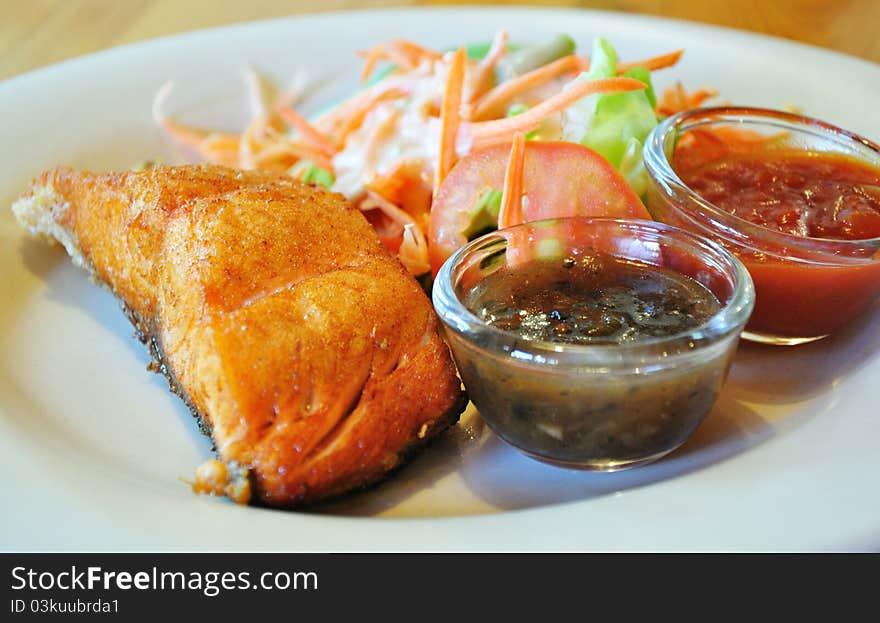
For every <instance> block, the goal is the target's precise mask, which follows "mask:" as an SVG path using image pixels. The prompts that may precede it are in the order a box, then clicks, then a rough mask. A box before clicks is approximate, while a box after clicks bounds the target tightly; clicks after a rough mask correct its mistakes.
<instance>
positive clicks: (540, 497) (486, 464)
mask: <svg viewBox="0 0 880 623" xmlns="http://www.w3.org/2000/svg"><path fill="white" fill-rule="evenodd" d="M502 26H503V27H506V28H507V29H508V30H509V31H510V33H511V35H512V37H513V38H514V39H515V40H520V41H540V40H542V39H544V38H546V37H549V36H552V35H553V34H556V33H558V32H567V33H570V34H571V35H573V36H574V37H575V38H576V39H577V40H578V42H579V44H580V46H581V49H589V47H588V46H589V43H590V41H591V39H592V37H593V36H595V35H600V34H601V35H605V36H608V37H609V38H611V40H612V41H613V42H614V43H615V44H616V45H617V47H618V49H619V50H620V52H621V55H622V56H623V57H624V58H626V59H635V58H641V57H645V56H649V55H653V54H657V53H661V52H665V51H668V50H670V49H672V48H676V47H685V48H686V50H687V51H686V54H685V56H684V59H683V61H682V62H681V63H680V65H679V66H678V67H676V68H675V69H673V70H667V71H665V72H661V73H659V74H658V75H657V83H658V86H659V87H661V88H662V87H664V86H669V85H671V84H673V82H674V81H675V80H679V79H680V80H682V81H684V83H685V84H686V85H688V86H690V87H692V88H696V87H700V86H713V87H715V88H717V89H718V90H719V91H720V92H721V94H722V97H723V99H725V100H729V101H731V102H734V103H737V104H754V105H766V106H773V107H782V106H786V105H790V104H796V105H798V106H800V107H801V108H802V109H803V110H804V111H806V112H807V113H808V114H810V115H813V116H817V117H820V118H824V119H826V120H828V121H831V122H835V123H838V124H841V125H843V126H845V127H848V128H850V129H852V130H855V131H857V132H861V133H864V134H866V135H867V136H871V137H874V138H878V137H880V117H878V116H877V114H876V102H877V101H880V68H878V67H877V66H876V65H872V64H870V63H867V62H864V61H859V60H856V59H853V58H849V57H846V56H842V55H839V54H834V53H830V52H827V51H822V50H818V49H814V48H810V47H805V46H801V45H796V44H792V43H788V42H783V41H779V40H773V39H768V38H764V37H759V36H755V35H750V34H744V33H739V32H734V31H729V30H722V29H717V28H708V27H703V26H697V25H693V24H687V23H683V22H672V21H665V20H659V19H649V18H642V17H634V16H623V15H615V14H611V13H594V12H586V11H579V12H576V11H551V10H505V9H499V10H488V9H473V10H471V9H461V8H456V9H449V10H430V11H413V10H406V11H381V12H362V13H350V14H328V15H318V16H311V17H303V18H296V19H289V20H278V21H270V22H262V23H254V24H248V25H243V26H237V27H233V28H224V29H219V30H210V31H204V32H197V33H192V34H187V35H182V36H177V37H171V38H166V39H161V40H157V41H151V42H147V43H143V44H139V45H134V46H128V47H124V48H119V49H116V50H111V51H109V52H105V53H102V54H97V55H94V56H90V57H86V58H82V59H78V60H74V61H72V62H68V63H64V64H61V65H58V66H55V67H50V68H48V69H44V70H41V71H38V72H34V73H31V74H28V75H25V76H22V77H19V78H16V79H13V80H11V81H8V82H5V83H3V84H0V118H2V119H3V120H4V121H3V142H2V152H0V154H2V155H0V161H2V169H0V204H2V206H4V207H3V208H2V210H0V466H2V473H3V483H4V484H3V500H4V503H3V506H4V509H3V511H2V512H0V525H2V531H0V545H2V547H3V548H4V549H7V550H9V549H15V550H18V549H28V550H30V549H56V548H60V549H64V550H91V549H100V550H104V549H110V550H112V549H123V550H179V549H183V550H202V549H209V550H293V551H314V550H319V551H320V550H330V551H348V550H481V551H482V550H496V549H502V550H534V549H539V550H643V549H647V550H669V549H673V550H699V549H721V550H732V549H735V550H740V549H748V550H764V549H770V550H790V549H796V550H804V549H807V550H813V549H849V548H855V549H874V548H878V547H880V433H878V428H880V419H878V413H880V412H878V410H877V396H878V394H877V387H878V384H880V314H877V313H874V315H873V318H866V319H865V320H864V321H863V322H861V323H859V324H858V325H857V326H852V327H850V328H849V329H847V330H846V331H844V332H843V333H841V334H840V335H838V336H835V337H834V338H831V339H827V340H825V341H823V342H820V343H817V344H813V345H807V346H802V347H798V348H790V349H784V348H776V349H774V348H769V347H758V346H753V345H748V344H743V345H742V346H741V348H740V352H739V354H738V356H737V359H736V362H735V364H734V367H733V370H732V372H731V376H730V380H729V382H728V384H727V386H726V388H725V389H724V392H723V393H722V395H721V398H720V400H719V402H718V404H717V406H716V408H715V409H714V410H713V412H712V413H711V415H710V416H709V418H708V419H707V421H706V422H705V424H704V425H703V426H702V427H701V428H700V429H699V430H698V431H697V433H696V434H695V436H694V437H693V438H692V439H691V440H690V441H689V442H688V443H687V444H686V445H685V446H684V447H683V448H682V449H681V450H679V451H678V452H676V453H675V454H673V455H672V456H670V457H669V458H667V459H665V460H663V461H661V462H659V463H656V464H654V465H651V466H648V467H644V468H640V469H638V470H634V471H630V472H623V473H617V474H589V473H581V472H575V471H566V470H562V469H557V468H553V467H548V466H545V465H542V464H539V463H536V462H534V461H531V460H529V459H527V458H524V457H522V456H521V455H519V454H518V453H517V452H515V451H514V450H512V449H510V448H508V447H506V446H505V445H503V444H502V443H501V442H500V441H498V439H497V438H495V437H494V436H493V435H492V434H491V433H489V432H488V431H487V430H486V429H485V428H484V427H483V426H481V424H480V421H479V418H478V417H477V416H475V415H474V414H473V413H469V414H467V415H466V416H465V418H464V420H463V422H462V424H461V425H459V426H458V427H457V428H456V429H455V430H454V431H452V432H450V433H449V434H447V435H446V436H445V437H443V438H441V439H439V440H438V441H437V442H436V443H435V444H434V445H433V446H432V447H431V448H429V449H428V450H427V451H426V452H425V453H423V454H422V455H421V456H419V457H418V458H417V459H416V460H415V461H414V462H413V463H412V464H411V465H410V466H408V467H407V468H406V469H404V470H403V471H402V472H401V473H399V474H398V475H396V476H395V477H393V478H392V479H390V480H388V481H387V482H386V483H384V484H382V485H381V486H379V487H377V488H375V489H373V490H371V491H369V492H365V493H362V494H358V495H354V496H351V497H349V498H346V499H344V500H342V501H340V502H337V503H334V504H332V505H329V506H325V507H322V508H321V509H319V510H318V511H315V512H310V513H292V512H279V511H271V510H266V509H257V508H247V507H238V506H235V505H234V504H231V503H229V502H227V501H225V500H221V499H213V498H204V497H197V496H194V495H192V494H191V493H190V491H189V489H188V487H187V486H186V485H184V484H183V483H182V482H181V481H180V480H179V478H181V477H186V476H189V475H191V474H192V471H193V468H194V467H195V466H196V465H197V464H198V463H200V462H201V461H202V460H204V459H206V458H207V457H209V456H210V443H209V441H208V440H207V439H206V438H204V437H202V436H201V435H200V434H199V433H198V432H197V429H196V426H195V422H194V421H193V420H192V418H191V416H190V415H189V413H188V412H187V410H186V409H185V408H184V407H183V405H182V404H181V403H180V402H179V401H178V400H177V399H176V398H175V397H174V396H172V395H171V394H170V393H169V392H168V390H167V385H166V383H165V381H164V379H163V378H161V377H159V376H157V375H153V374H149V373H147V372H146V371H145V367H146V364H147V362H148V357H147V353H146V352H145V349H144V348H143V347H142V346H141V344H140V343H138V342H137V341H136V340H134V339H133V338H132V328H131V327H130V326H129V325H128V324H127V321H126V320H125V318H124V316H123V315H122V313H121V312H120V310H119V308H118V305H117V304H116V302H115V301H114V300H113V298H112V297H111V296H110V295H109V294H107V293H105V292H103V291H101V290H99V289H98V288H96V287H94V286H93V285H92V284H91V283H89V281H88V279H87V278H86V277H85V275H84V274H82V273H81V272H78V271H77V270H76V269H74V268H73V267H72V266H71V265H70V263H69V262H68V261H67V259H66V257H65V255H64V253H63V252H62V251H60V250H58V249H50V248H47V247H45V246H44V245H42V244H40V243H37V242H34V241H30V240H27V239H25V238H24V237H23V236H22V233H21V231H20V230H19V229H18V227H17V226H16V225H15V223H14V222H13V218H12V216H11V213H10V211H9V209H8V205H9V204H10V203H11V201H12V199H13V198H14V197H15V196H16V194H17V193H18V192H20V191H21V190H22V189H23V188H24V187H25V185H26V183H27V182H28V180H29V179H30V178H31V177H32V176H34V175H35V174H37V173H38V172H39V171H40V170H42V169H44V168H47V167H50V166H52V165H54V164H57V163H66V164H72V165H76V166H81V167H91V168H96V169H113V168H116V169H119V168H127V167H129V166H131V165H132V164H133V163H136V162H139V161H141V160H143V159H145V158H151V157H155V156H157V155H158V156H162V157H164V158H165V159H166V160H169V161H175V160H180V157H181V154H179V153H176V152H175V150H174V148H173V147H172V146H171V145H170V143H169V142H168V141H167V140H166V139H164V138H163V136H162V135H161V134H160V132H159V131H157V129H156V128H155V127H154V126H153V125H152V122H151V120H150V102H151V98H152V96H153V94H154V93H155V91H156V89H157V88H158V87H159V86H160V85H161V84H162V83H164V82H165V81H166V80H168V79H174V80H175V81H176V83H177V85H178V86H177V89H176V90H175V91H174V93H173V94H172V96H171V99H170V101H169V103H168V108H169V111H170V112H171V113H173V114H174V115H176V116H178V117H180V118H182V119H184V120H186V121H189V122H192V123H200V124H203V125H205V126H225V127H229V128H230V129H235V128H237V127H239V126H240V124H241V123H243V122H244V121H245V119H246V115H247V114H248V110H247V105H246V100H245V95H244V91H243V89H242V81H241V70H242V69H243V67H244V66H245V64H246V63H250V64H252V65H253V66H254V67H256V68H257V69H258V70H260V71H262V72H265V73H267V74H268V75H270V76H273V77H274V78H276V79H277V80H279V81H281V82H284V81H285V80H287V79H288V78H290V77H291V76H292V75H293V74H294V72H295V70H296V69H297V68H298V67H302V68H305V69H307V70H308V71H309V73H310V75H311V76H312V78H313V79H314V98H313V100H311V105H312V106H315V107H318V106H320V105H322V104H323V103H326V102H328V101H331V100H332V99H333V98H335V97H338V96H339V95H341V94H343V93H345V92H347V91H348V90H350V89H352V88H353V87H354V85H355V83H356V76H357V72H358V69H359V63H357V62H355V59H354V56H353V54H352V53H353V52H354V51H355V50H358V49H362V48H367V47H369V46H371V45H373V44H375V43H376V42H379V41H382V40H384V39H388V38H392V37H398V36H401V35H405V36H406V37H408V38H411V39H414V40H417V41H420V42H424V43H426V44H428V45H432V46H437V47H441V48H442V47H447V46H452V45H455V44H458V43H461V42H476V41H482V40H486V39H488V38H490V37H491V35H492V34H493V32H494V31H495V30H496V29H497V28H499V27H502ZM876 311H878V310H877V308H875V312H876Z"/></svg>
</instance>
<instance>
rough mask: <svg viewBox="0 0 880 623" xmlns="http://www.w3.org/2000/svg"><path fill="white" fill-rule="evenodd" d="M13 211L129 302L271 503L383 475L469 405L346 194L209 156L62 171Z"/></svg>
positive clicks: (395, 270) (410, 286) (408, 286)
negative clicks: (181, 162) (109, 169)
mask: <svg viewBox="0 0 880 623" xmlns="http://www.w3.org/2000/svg"><path fill="white" fill-rule="evenodd" d="M13 211H14V212H15V215H16V217H17V218H18V220H19V222H20V223H21V224H22V225H23V226H24V227H26V228H27V229H28V230H29V231H30V232H31V233H33V234H35V235H38V236H41V237H43V238H46V239H48V240H55V241H58V242H60V243H61V244H63V245H64V247H65V248H66V249H67V251H68V253H69V254H70V256H71V258H72V259H73V261H74V263H76V264H77V265H78V266H80V267H82V268H84V269H85V270H87V271H88V272H90V273H91V275H92V276H93V278H94V279H95V280H97V281H98V282H99V283H101V284H104V285H106V286H107V287H109V289H110V290H111V291H112V292H113V293H114V294H115V295H116V296H117V297H118V298H119V299H120V300H121V301H122V303H123V306H124V308H125V309H126V311H127V312H128V315H129V317H130V318H131V319H132V321H133V322H134V323H135V326H136V327H137V329H138V332H139V335H140V336H141V338H142V339H143V340H144V341H149V342H150V343H151V345H152V350H153V351H154V355H155V356H156V358H157V359H158V363H159V364H160V365H161V367H162V369H163V371H164V372H165V373H166V374H167V376H168V377H169V380H170V381H171V384H172V388H173V389H174V390H175V391H177V392H178V393H179V394H180V395H181V397H182V398H183V399H184V400H185V401H186V402H187V404H188V405H189V406H190V407H191V408H192V409H193V410H194V411H195V412H196V413H197V414H198V415H199V416H200V417H201V418H202V419H203V421H204V424H206V425H207V428H208V429H209V430H210V433H211V435H212V436H213V440H214V443H215V446H216V449H217V453H218V455H219V458H220V460H221V461H223V463H225V464H226V465H229V466H232V467H233V468H234V469H235V470H236V473H237V474H239V475H241V474H245V477H246V481H247V482H246V483H245V486H246V487H247V488H248V489H251V490H252V491H253V493H254V494H255V496H256V498H257V499H258V500H259V501H261V502H262V503H264V504H267V505H271V506H279V507H294V506H299V505H303V504H308V503H311V502H315V501H317V500H321V499H325V498H328V497H332V496H336V495H338V494H341V493H344V492H346V491H349V490H352V489H356V488H360V487H364V486H366V485H369V484H371V483H373V482H376V481H378V480H380V479H381V478H382V477H383V476H385V475H386V474H388V473H389V472H390V471H392V470H394V469H395V468H396V467H398V466H399V465H401V464H402V462H403V461H405V459H406V458H407V456H408V455H410V454H411V453H412V452H413V451H415V450H417V449H418V448H419V447H421V446H423V445H424V444H425V443H426V442H427V441H428V440H430V439H431V438H432V437H434V436H435V435H437V434H438V433H439V432H441V431H442V430H444V429H446V428H447V427H449V426H450V425H451V424H453V423H455V422H456V421H457V419H458V417H459V415H460V413H461V411H462V410H463V408H464V406H465V402H466V399H465V396H464V393H463V391H462V388H461V383H460V381H459V379H458V377H457V375H456V372H455V367H454V365H453V363H452V359H451V357H450V354H449V350H448V348H447V346H446V344H445V343H444V342H443V340H442V339H441V337H440V335H439V333H438V328H437V321H436V317H435V315H434V313H433V309H432V307H431V304H430V302H429V301H428V298H427V297H426V296H425V294H424V292H423V291H422V290H421V288H420V287H419V285H418V283H417V282H416V280H415V279H414V278H413V277H412V276H411V275H410V274H409V273H408V272H407V271H406V270H405V269H404V268H403V266H402V265H401V264H400V262H399V261H397V259H395V258H393V257H391V255H390V254H389V253H388V252H386V251H385V249H384V248H383V246H382V244H381V242H380V241H379V239H378V237H377V236H376V234H375V233H374V232H373V230H372V228H371V227H370V225H369V224H368V223H367V221H366V219H365V218H364V217H363V215H362V214H360V212H359V211H358V210H356V209H355V208H353V207H351V206H350V205H349V204H348V203H347V202H346V200H345V199H344V198H343V197H342V196H341V195H338V194H335V193H331V192H328V191H325V190H322V189H317V188H314V187H312V186H308V185H305V184H302V183H299V182H297V181H295V180H292V179H289V178H286V177H278V176H271V175H267V174H262V173H257V172H244V171H237V170H233V169H227V168H224V167H218V166H207V165H201V166H182V167H160V168H154V169H149V170H147V171H142V172H126V173H115V174H106V175H98V174H92V173H86V172H80V171H75V170H71V169H67V168H56V169H54V170H51V171H48V172H45V173H43V174H42V175H41V176H40V177H39V178H37V179H36V180H34V182H33V183H32V186H31V188H30V189H29V190H28V191H27V192H26V193H25V194H23V195H22V196H21V198H20V199H19V200H18V201H16V202H15V204H14V205H13ZM236 486H238V487H239V489H237V490H238V491H240V490H241V489H240V486H241V482H239V483H238V484H237V485H236ZM231 497H236V496H231ZM238 497H240V496H238Z"/></svg>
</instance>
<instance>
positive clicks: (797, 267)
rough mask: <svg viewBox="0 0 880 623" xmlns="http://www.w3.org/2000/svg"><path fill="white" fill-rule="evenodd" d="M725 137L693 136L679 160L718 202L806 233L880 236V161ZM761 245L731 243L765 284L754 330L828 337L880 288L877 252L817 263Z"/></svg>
mask: <svg viewBox="0 0 880 623" xmlns="http://www.w3.org/2000/svg"><path fill="white" fill-rule="evenodd" d="M725 139H727V140H725V141H724V142H719V141H714V142H712V141H702V140H696V141H693V142H684V144H682V145H680V146H679V147H677V148H676V152H675V155H674V161H673V164H674V168H675V170H676V172H677V173H678V175H679V177H681V179H682V181H684V182H685V183H686V184H687V185H688V186H689V187H690V188H691V189H693V190H694V191H696V192H697V193H698V194H699V195H701V196H702V197H703V198H705V199H707V200H708V201H710V202H711V203H713V204H714V205H715V206H717V207H719V208H721V209H723V210H726V211H727V212H730V213H731V214H733V215H735V216H737V217H739V218H741V219H744V220H746V221H748V222H750V223H754V224H756V225H760V226H762V227H766V228H768V229H772V230H777V231H781V232H784V233H786V234H790V235H794V236H798V237H803V238H806V237H810V238H824V239H830V240H865V239H869V238H876V237H880V168H877V167H874V166H872V165H871V164H870V163H868V162H865V161H863V160H858V159H856V158H852V157H848V156H845V155H839V154H830V153H821V152H811V151H807V150H798V149H795V148H789V147H781V146H778V145H774V144H773V141H772V140H760V141H759V140H755V139H754V137H751V138H746V139H745V140H744V142H740V143H738V142H737V141H736V138H735V136H734V135H731V136H725ZM731 139H733V140H731ZM804 242H806V241H804ZM753 243H754V247H755V248H754V249H747V248H745V247H737V246H735V245H732V246H731V250H732V251H734V253H736V254H737V255H738V256H739V257H740V259H741V260H742V261H743V263H744V264H745V265H746V267H747V268H748V269H749V272H750V273H751V275H752V279H753V280H754V282H755V295H756V296H755V310H754V313H753V314H752V317H751V320H750V322H749V324H748V325H747V327H746V329H747V330H749V331H752V332H754V333H763V334H766V335H778V336H790V337H818V336H821V335H825V334H828V333H830V332H831V331H833V330H835V329H837V328H839V327H840V326H842V325H844V324H846V323H847V322H849V321H851V320H852V319H853V318H855V317H856V316H858V315H860V314H861V313H863V312H864V311H865V310H866V309H867V308H868V307H870V306H871V305H872V303H873V302H874V300H876V298H877V297H878V295H880V254H878V253H874V255H873V260H874V261H872V259H871V255H870V251H868V253H867V255H866V256H865V261H864V262H856V263H848V264H847V263H846V262H840V263H837V264H835V263H833V260H832V261H831V262H829V263H818V264H817V263H805V262H797V261H793V260H792V257H793V255H792V254H793V253H796V252H797V251H796V249H795V245H790V246H789V247H786V248H781V249H780V248H778V247H777V248H773V247H772V246H771V245H770V243H769V241H764V240H760V239H759V238H757V237H756V238H755V239H754V240H753ZM867 248H870V245H867ZM792 249H795V250H792ZM762 251H763V252H762Z"/></svg>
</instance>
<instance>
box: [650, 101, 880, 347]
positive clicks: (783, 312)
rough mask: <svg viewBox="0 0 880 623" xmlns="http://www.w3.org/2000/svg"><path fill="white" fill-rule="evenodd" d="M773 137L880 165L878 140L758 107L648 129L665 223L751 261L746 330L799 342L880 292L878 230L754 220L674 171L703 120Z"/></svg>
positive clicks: (654, 197)
mask: <svg viewBox="0 0 880 623" xmlns="http://www.w3.org/2000/svg"><path fill="white" fill-rule="evenodd" d="M731 127H734V128H742V129H745V130H749V131H752V132H757V133H760V134H764V135H775V136H776V137H777V139H776V140H774V146H775V147H785V148H797V149H804V150H810V151H813V152H832V153H839V154H844V155H847V156H851V157H855V158H859V159H862V160H864V161H866V162H867V163H869V164H873V165H874V166H880V146H878V145H876V144H875V143H873V142H871V141H869V140H868V139H865V138H862V137H860V136H857V135H855V134H853V133H851V132H848V131H846V130H843V129H841V128H838V127H835V126H833V125H830V124H828V123H825V122H823V121H819V120H816V119H811V118H808V117H802V116H799V115H795V114H791V113H787V112H781V111H776V110H766V109H760V108H739V107H722V108H702V109H695V110H690V111H685V112H683V113H679V114H677V115H674V116H672V117H669V118H668V119H666V120H665V121H663V122H662V123H661V124H660V125H659V126H657V127H656V128H655V129H654V130H653V131H652V133H651V134H650V135H649V136H648V139H647V141H646V144H645V152H644V153H645V167H646V169H647V171H648V174H649V176H650V178H651V180H652V184H651V185H650V188H649V190H648V210H649V211H650V212H651V215H652V216H653V217H654V218H656V219H657V220H659V221H662V222H664V223H669V224H671V225H675V226H678V227H681V228H683V229H687V230H689V231H692V232H695V233H697V234H700V235H703V236H706V237H709V238H712V239H713V240H716V241H717V242H720V243H721V244H723V245H724V246H725V247H727V248H728V249H729V250H730V251H732V252H733V253H734V254H735V255H736V256H737V257H739V259H740V260H742V262H743V263H744V264H745V265H746V267H747V268H748V270H749V272H750V273H751V276H752V279H753V280H754V284H755V292H756V295H755V296H756V300H755V311H754V313H753V314H752V317H751V320H750V321H749V324H748V325H747V326H746V330H745V332H744V333H743V337H744V338H746V339H750V340H753V341H757V342H764V343H769V344H780V345H794V344H801V343H804V342H811V341H814V340H817V339H821V338H823V337H825V336H827V335H828V334H829V333H832V332H833V331H834V330H836V329H838V328H839V327H841V326H843V325H845V324H847V323H848V322H850V321H851V320H853V319H854V318H856V317H857V316H859V315H861V314H862V313H864V312H865V311H866V310H868V308H870V307H871V305H872V304H873V303H874V301H875V300H876V299H877V297H878V296H880V238H871V239H867V240H835V239H828V238H809V237H801V236H795V235H792V234H787V233H783V232H780V231H777V230H774V229H770V228H767V227H763V226H761V225H756V224H754V223H750V222H748V221H746V220H744V219H741V218H739V217H737V216H734V215H732V214H730V213H729V212H727V211H725V210H723V209H721V208H719V207H717V206H715V205H714V204H712V203H710V202H709V201H707V200H705V199H704V198H702V197H701V196H700V195H699V194H697V193H696V192H694V191H693V190H691V189H690V188H689V187H688V186H687V185H686V184H685V183H684V182H683V181H682V180H681V178H680V177H679V176H678V174H677V173H676V172H675V170H674V169H673V166H672V163H671V159H672V158H673V151H674V149H675V146H676V144H677V141H678V140H679V139H680V138H681V137H682V136H684V135H685V134H686V133H687V132H688V131H690V130H693V129H696V128H703V129H707V128H708V129H712V128H731Z"/></svg>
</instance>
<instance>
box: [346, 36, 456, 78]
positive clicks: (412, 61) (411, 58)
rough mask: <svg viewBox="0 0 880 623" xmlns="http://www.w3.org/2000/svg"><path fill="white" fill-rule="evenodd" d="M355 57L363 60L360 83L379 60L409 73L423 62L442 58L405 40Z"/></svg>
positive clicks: (367, 76)
mask: <svg viewBox="0 0 880 623" xmlns="http://www.w3.org/2000/svg"><path fill="white" fill-rule="evenodd" d="M357 55H358V56H361V57H363V58H364V68H363V70H362V71H361V82H364V81H366V80H367V79H369V77H370V76H371V75H372V73H373V71H374V70H375V69H376V64H377V63H378V62H379V61H380V60H387V61H389V62H391V63H393V64H394V65H396V66H397V68H398V69H402V70H404V71H409V70H411V69H413V68H415V67H417V66H418V65H419V63H420V62H422V61H423V60H426V59H427V60H432V61H434V60H439V59H441V58H442V57H443V55H442V54H440V53H439V52H435V51H434V50H429V49H428V48H425V47H423V46H420V45H419V44H417V43H413V42H412V41H407V40H406V39H395V40H394V41H388V42H386V43H383V44H380V45H377V46H376V47H374V48H373V49H372V50H368V51H365V52H364V51H361V52H358V53H357Z"/></svg>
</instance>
